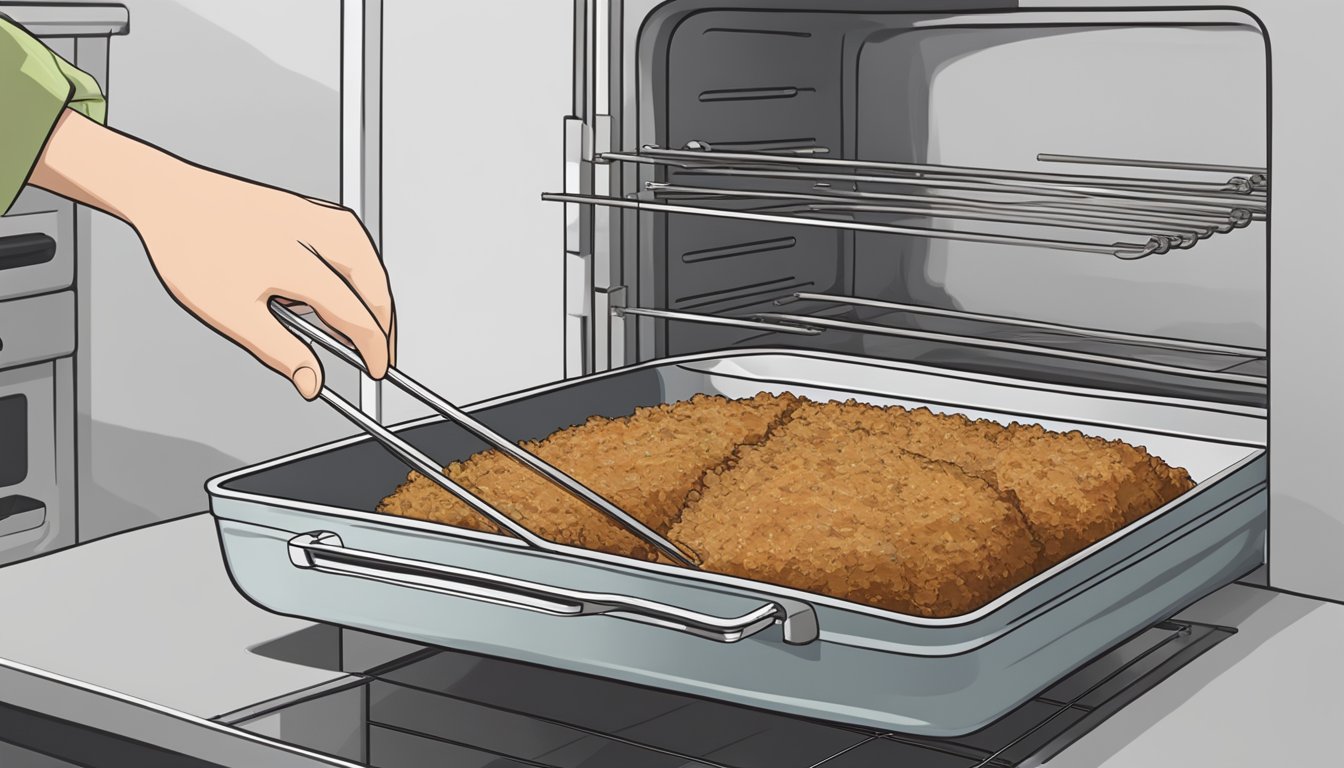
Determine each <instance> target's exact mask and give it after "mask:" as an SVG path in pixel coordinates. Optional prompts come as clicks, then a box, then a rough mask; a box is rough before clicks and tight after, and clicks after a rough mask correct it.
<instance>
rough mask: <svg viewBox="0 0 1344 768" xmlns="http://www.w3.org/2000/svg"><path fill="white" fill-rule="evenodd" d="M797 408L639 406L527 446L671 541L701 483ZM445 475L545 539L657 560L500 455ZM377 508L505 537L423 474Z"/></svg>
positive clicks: (703, 403) (758, 402) (759, 402)
mask: <svg viewBox="0 0 1344 768" xmlns="http://www.w3.org/2000/svg"><path fill="white" fill-rule="evenodd" d="M796 402H797V400H796V398H794V397H793V396H792V395H781V396H778V397H776V396H772V395H769V394H767V393H761V394H759V395H757V396H756V397H753V398H750V399H746V400H729V399H727V398H723V397H717V396H706V395H696V396H695V397H692V398H691V399H690V400H689V401H683V402H678V403H673V404H669V405H658V406H653V407H648V408H639V409H637V410H636V411H635V412H634V414H632V415H630V416H627V417H624V418H618V419H608V418H603V417H594V418H591V419H589V420H588V421H587V422H586V423H584V424H582V425H579V426H576V427H570V428H568V429H563V430H560V431H559V432H556V433H554V434H552V435H551V436H550V437H547V438H546V439H544V440H541V441H529V442H524V443H522V444H521V445H522V447H523V448H524V449H526V450H528V451H530V452H531V453H533V454H535V455H536V456H538V457H539V458H541V459H542V460H544V461H546V462H548V463H550V464H552V465H554V466H556V467H558V468H559V469H561V470H562V471H564V472H565V473H566V474H568V475H570V476H571V477H574V478H575V479H577V480H578V481H579V482H581V483H583V484H584V485H586V486H588V487H589V488H591V489H593V490H594V491H596V492H597V493H598V494H599V495H601V496H603V497H605V498H606V499H608V500H609V501H611V502H612V503H614V504H615V505H616V506H618V507H620V508H621V509H623V510H625V511H626V512H628V513H629V514H631V515H633V516H634V517H636V518H637V519H639V520H640V521H641V522H643V523H644V524H645V525H648V526H649V527H650V528H653V529H654V530H656V531H658V532H660V533H666V532H667V530H668V528H670V527H671V525H672V523H673V522H674V521H675V520H676V516H677V514H678V513H679V512H680V510H681V506H682V504H683V503H684V501H685V499H686V494H687V492H688V491H690V490H691V489H692V488H693V487H695V484H696V483H697V482H698V481H699V479H700V477H701V476H702V475H703V474H704V473H705V472H706V471H707V470H709V469H710V468H711V467H714V466H717V465H719V464H722V463H723V462H724V461H726V460H727V459H728V457H729V456H730V455H731V454H732V452H733V450H734V449H735V448H737V447H738V446H739V445H742V444H744V443H753V442H756V441H759V440H761V439H762V438H763V437H764V436H765V434H766V431H767V430H768V429H769V428H770V427H771V426H772V425H773V424H775V423H777V422H779V421H780V420H782V419H784V418H785V417H786V416H787V415H788V413H789V412H790V411H791V410H792V409H793V408H794V406H795V405H796ZM445 472H446V474H447V475H448V476H449V477H450V478H452V479H453V480H454V481H456V482H458V483H459V484H461V485H463V486H464V487H466V488H467V489H469V490H470V491H472V492H473V493H475V494H476V495H478V496H480V497H481V498H482V499H484V500H486V501H488V502H490V503H491V504H493V505H495V507H496V508H498V509H499V510H500V511H501V512H504V513H505V514H507V515H508V516H509V517H511V518H512V519H513V520H516V521H517V522H519V523H521V524H522V525H523V526H524V527H526V528H528V529H529V530H531V531H533V532H534V533H536V534H537V535H539V536H541V537H543V538H546V539H549V540H551V541H555V542H557V543H562V544H569V545H572V546H577V547H584V548H588V549H595V550H599V551H603V552H610V553H613V554H620V555H626V556H629V557H636V558H640V559H653V558H654V557H655V551H654V550H653V549H652V547H650V546H649V545H647V544H645V543H644V542H643V541H642V540H640V539H639V538H637V537H635V536H634V535H633V534H631V533H629V532H628V531H626V530H625V529H623V528H621V527H620V526H619V525H618V524H616V523H613V522H611V521H610V520H609V519H608V518H607V517H605V516H604V515H603V514H602V513H601V512H598V511H596V510H594V509H592V508H591V507H589V506H588V505H587V504H585V503H584V502H582V501H580V500H578V499H576V498H574V497H573V496H572V495H570V494H569V493H568V492H567V491H565V490H564V489H562V488H560V487H558V486H556V485H554V484H553V483H551V482H550V481H549V480H546V479H545V478H543V477H541V476H539V475H537V474H536V473H535V472H533V471H532V470H530V469H528V468H527V467H524V466H523V465H521V464H519V463H518V462H517V461H514V460H513V459H511V458H509V457H508V456H506V455H504V454H501V453H499V452H498V451H493V450H490V451H484V452H482V453H478V454H476V455H474V456H472V457H471V458H469V459H467V460H466V461H462V462H454V463H453V464H450V465H449V466H448V467H447V469H446V470H445ZM378 510H379V511H380V512H386V513H390V514H394V515H402V516H405V517H414V518H418V519H421V520H431V521H434V522H439V523H444V524H446V525H454V526H458V527H462V528H471V529H474V530H480V531H491V532H498V529H497V527H496V526H495V525H494V524H493V523H491V522H490V521H489V520H487V519H486V518H485V517H483V516H482V515H480V514H478V513H477V512H475V511H474V510H472V509H471V508H470V507H468V506H467V505H466V504H464V503H462V502H461V501H459V500H458V499H457V498H456V497H454V496H452V495H451V494H449V493H448V492H447V491H444V490H443V489H442V488H440V487H439V486H438V485H436V484H435V483H433V482H431V481H430V480H429V479H428V478H426V477H424V476H422V475H420V474H419V473H416V472H412V473H411V474H410V475H409V478H408V480H407V482H406V483H404V484H403V485H402V486H401V487H399V488H398V489H397V490H396V491H395V492H394V493H393V494H392V495H391V496H389V497H387V498H386V499H384V500H383V501H382V503H380V504H379V505H378Z"/></svg>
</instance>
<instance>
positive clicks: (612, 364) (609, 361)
mask: <svg viewBox="0 0 1344 768" xmlns="http://www.w3.org/2000/svg"><path fill="white" fill-rule="evenodd" d="M625 302H626V291H625V286H624V285H613V286H611V287H610V288H598V289H596V290H594V291H593V325H594V330H595V331H596V337H597V338H596V339H595V340H594V341H595V343H594V345H593V352H594V358H595V359H594V361H593V362H594V364H595V365H596V370H598V371H606V370H610V369H612V368H619V367H621V366H622V365H625V324H626V320H625V318H624V317H617V316H616V315H615V313H616V312H617V311H618V310H620V309H621V308H622V307H624V306H626V303H625Z"/></svg>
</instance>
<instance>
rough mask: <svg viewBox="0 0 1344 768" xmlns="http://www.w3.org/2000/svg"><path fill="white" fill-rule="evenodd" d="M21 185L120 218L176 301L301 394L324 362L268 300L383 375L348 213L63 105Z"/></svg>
mask: <svg viewBox="0 0 1344 768" xmlns="http://www.w3.org/2000/svg"><path fill="white" fill-rule="evenodd" d="M30 181H31V183H33V184H36V185H37V186H40V187H43V188H45V189H48V190H51V191H53V192H56V193H57V194H60V195H64V196H65V197H69V198H72V199H75V200H78V201H79V202H82V203H86V204H88V205H92V206H94V207H96V208H99V209H101V210H104V211H107V212H108V213H111V214H112V215H114V216H117V217H118V218H120V219H122V220H124V221H126V222H127V223H129V224H130V225H131V226H132V227H134V228H135V229H136V231H137V232H138V233H139V235H140V238H141V240H142V241H143V243H144V245H145V249H146V251H148V253H149V258H150V261H151V262H152V263H153V265H154V270H155V272H156V273H157V274H158V276H159V280H160V281H161V282H162V283H163V285H164V287H165V288H167V289H168V292H169V293H170V294H172V296H173V298H174V299H175V300H176V301H177V303H178V304H180V305H181V306H182V307H183V308H184V309H186V310H187V311H188V312H190V313H191V314H192V315H194V316H195V317H196V318H198V319H199V320H201V321H202V322H204V323H205V324H207V325H209V326H210V327H211V328H213V329H215V330H216V331H218V332H219V333H221V334H223V335H224V336H225V337H227V338H229V339H231V340H233V341H234V342H236V343H237V344H239V345H240V346H242V347H243V348H244V349H246V350H247V351H249V352H251V353H252V354H253V355H254V356H255V357H256V358H257V359H258V360H260V361H261V362H262V363H264V364H265V365H267V366H269V367H270V368H272V369H273V370H275V371H276V372H277V373H279V374H281V375H282V376H284V377H286V378H288V379H289V380H290V381H291V382H292V383H293V384H294V387H295V388H296V389H298V391H299V393H300V394H301V395H303V397H305V398H307V399H310V400H311V399H312V398H314V397H316V396H317V393H318V390H319V389H320V388H321V386H322V366H321V364H320V363H319V362H318V360H317V357H316V356H315V355H314V354H313V351H312V350H311V349H310V348H309V347H308V345H307V344H305V343H303V342H302V341H300V340H299V339H298V337H296V336H294V335H293V334H292V333H290V332H289V331H288V330H287V329H285V328H284V326H282V325H281V324H280V322H279V321H278V320H276V318H275V317H274V316H273V315H272V314H271V312H270V310H269V308H268V303H269V302H270V300H271V299H272V298H276V299H281V300H290V301H292V302H302V303H304V304H308V305H309V306H311V307H312V308H313V309H314V310H316V311H317V314H318V315H319V316H320V317H321V318H322V320H323V322H325V323H326V324H327V325H329V326H330V327H331V328H333V329H334V330H336V331H337V332H338V333H340V334H342V335H344V336H345V337H346V338H347V339H349V340H350V341H351V342H352V343H353V344H354V346H355V348H356V349H357V350H358V351H359V354H360V356H361V357H362V358H363V359H364V363H365V365H366V366H367V367H368V370H369V373H370V375H371V376H373V377H374V378H375V379H380V378H382V377H383V375H384V374H385V373H386V372H387V368H388V365H389V362H390V361H391V359H392V358H393V349H394V346H395V345H394V340H395V337H396V331H395V327H396V326H395V320H394V315H393V305H392V296H391V293H390V291H389V288H388V282H387V274H386V272H384V270H383V266H382V263H381V262H380V261H379V259H378V254H377V252H376V251H375V250H374V247H373V244H372V242H371V241H370V239H369V235H368V232H367V231H365V229H364V226H363V225H362V224H361V223H360V221H359V219H358V218H357V217H356V216H355V215H354V214H353V213H351V212H350V211H349V210H347V209H345V208H341V207H340V206H337V205H333V204H331V203H325V202H320V201H314V200H310V199H307V198H304V197H300V196H298V195H295V194H292V193H290V192H285V191H283V190H279V189H274V188H271V187H267V186H263V185H260V184H255V183H252V182H248V181H244V180H241V179H237V178H234V177H231V176H227V175H225V174H221V173H217V172H214V171H211V170H209V169H205V168H200V167H198V166H194V165H191V164H190V163H187V162H185V161H183V160H180V159H178V158H175V157H173V156H171V155H169V154H167V153H165V152H162V151H160V150H157V149H155V148H153V147H150V146H148V145H146V144H142V143H140V142H138V141H135V140H134V139H132V138H130V137H127V136H124V135H122V134H119V133H117V132H116V131H113V130H110V129H107V128H103V127H102V126H99V125H98V124H97V123H94V122H92V121H90V120H87V119H85V118H84V117H82V116H80V115H79V114H77V113H74V112H70V111H69V110H67V111H66V112H65V113H64V115H63V116H62V117H61V118H60V120H59V121H58V122H57V125H56V128H55V130H54V131H53V132H52V135H51V138H50V139H48V142H47V146H46V149H45V150H44V151H43V154H42V157H41V158H40V159H39V161H38V163H37V166H36V167H35V168H34V170H33V174H32V177H31V179H30Z"/></svg>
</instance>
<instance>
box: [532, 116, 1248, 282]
mask: <svg viewBox="0 0 1344 768" xmlns="http://www.w3.org/2000/svg"><path fill="white" fill-rule="evenodd" d="M687 147H688V148H686V149H663V148H659V147H650V146H646V147H643V148H641V149H640V150H639V151H638V152H634V153H631V152H604V153H598V154H597V155H596V157H595V160H596V161H597V162H600V163H609V164H610V163H637V164H644V165H649V166H652V167H654V168H658V169H662V170H663V174H662V175H663V176H664V177H665V179H664V180H661V181H646V182H645V185H644V194H643V195H642V196H640V197H635V196H630V197H625V198H620V197H614V196H611V195H600V194H584V193H575V192H574V191H572V190H570V191H567V192H565V193H562V194H544V195H542V199H543V200H548V201H554V202H564V203H569V204H583V205H591V206H595V207H610V208H622V209H630V210H636V211H643V212H652V213H663V214H679V215H695V216H707V217H715V218H730V219H743V220H751V221H761V222H772V223H779V224H792V225H801V226H808V227H824V228H831V229H841V230H851V231H861V232H878V233H885V234H895V235H906V236H913V237H927V238H937V239H946V240H960V241H969V242H984V243H994V244H1000V245H1017V246H1029V247H1037V248H1047V249H1052V250H1063V251H1073V252H1079V253H1108V254H1111V255H1114V256H1116V257H1118V258H1121V259H1139V258H1144V257H1146V256H1150V255H1154V254H1164V253H1168V252H1169V251H1171V250H1173V249H1184V248H1191V247H1193V246H1195V245H1196V244H1197V243H1198V242H1200V241H1201V240H1205V239H1208V238H1210V237H1212V236H1213V235H1215V234H1226V233H1229V232H1231V231H1233V230H1235V229H1240V228H1243V227H1246V226H1248V225H1250V224H1251V223H1252V222H1254V221H1264V220H1265V219H1266V218H1267V217H1268V194H1267V188H1268V175H1267V174H1266V173H1265V172H1264V169H1261V168H1253V167H1248V166H1230V165H1202V164H1193V163H1162V162H1157V161H1143V160H1124V159H1115V158H1111V159H1107V158H1091V157H1087V156H1072V155H1048V154H1042V155H1040V156H1039V157H1040V158H1042V159H1045V160H1050V161H1054V160H1056V159H1059V158H1063V159H1064V160H1065V161H1068V162H1080V163H1081V162H1090V163H1098V164H1100V163H1102V162H1103V161H1107V162H1110V161H1113V162H1114V163H1115V164H1117V165H1129V166H1134V167H1152V168H1162V169H1170V170H1180V171H1186V172H1205V173H1217V174H1227V173H1231V172H1246V173H1245V175H1232V176H1225V177H1224V178H1222V179H1219V180H1215V181H1200V180H1183V179H1178V180H1167V179H1152V178H1134V177H1126V176H1114V175H1083V174H1069V173H1043V172H1037V171H1016V170H1001V169H994V168H976V167H967V166H951V165H936V164H929V163H895V162H883V161H870V160H850V159H841V158H833V157H825V156H823V155H825V154H827V151H826V149H825V148H823V147H813V148H809V149H808V151H806V152H802V151H791V152H740V151H735V152H725V151H719V150H716V149H714V148H712V147H711V146H709V145H708V144H706V143H704V142H691V143H689V144H688V145H687ZM669 176H675V177H677V179H678V180H677V181H668V180H666V177H669ZM684 177H691V178H695V179H703V180H704V182H703V183H698V184H688V183H682V182H683V181H684ZM746 180H759V181H770V182H792V183H809V182H810V183H811V186H810V188H809V189H807V190H805V191H782V190H779V189H769V190H766V189H756V188H743V187H742V186H741V184H742V183H743V181H746ZM874 188H876V189H881V190H884V191H874ZM886 190H895V191H886ZM910 217H919V218H922V219H928V220H933V221H932V222H931V223H930V224H929V225H920V226H914V225H911V224H909V223H906V222H904V221H903V220H904V219H908V218H910ZM952 220H963V221H973V222H979V223H981V224H989V225H1000V226H1002V227H1006V228H1007V229H1006V231H1002V230H997V229H996V228H995V227H993V226H991V227H986V229H984V230H980V229H965V228H953V227H951V226H949V225H948V224H946V223H944V222H948V221H952ZM1021 227H1028V228H1032V230H1033V231H1031V232H1030V233H1024V232H1022V231H1021V229H1020V228H1021ZM1014 228H1019V229H1014ZM1036 229H1044V230H1046V231H1048V232H1053V231H1059V230H1064V231H1066V232H1070V233H1077V234H1076V235H1074V234H1070V235H1063V234H1061V235H1058V236H1053V235H1052V236H1048V237H1046V236H1040V235H1039V234H1038V233H1037V232H1035V231H1034V230H1036ZM1086 233H1108V234H1112V235H1115V236H1117V237H1120V238H1124V239H1121V240H1117V241H1114V242H1109V243H1107V242H1095V241H1092V240H1088V239H1086V238H1087V237H1088V235H1087V234H1086Z"/></svg>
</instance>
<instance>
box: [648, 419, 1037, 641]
mask: <svg viewBox="0 0 1344 768" xmlns="http://www.w3.org/2000/svg"><path fill="white" fill-rule="evenodd" d="M843 409H844V406H842V405H839V404H827V405H817V404H811V403H808V404H804V405H801V406H799V407H798V409H796V410H795V411H794V413H793V415H792V418H791V419H790V420H789V421H788V422H787V423H786V424H783V425H782V426H780V427H778V428H776V429H775V430H774V431H773V432H772V433H771V434H770V436H769V439H768V440H767V441H765V442H764V443H761V444H759V445H755V446H747V447H744V448H742V449H741V450H740V451H739V452H738V456H737V457H736V459H735V460H734V461H733V462H732V463H731V465H730V466H728V467H721V468H718V469H716V470H714V471H712V472H710V473H709V474H707V475H706V476H705V478H704V481H703V482H702V486H701V490H699V491H695V492H692V494H691V495H690V497H689V501H688V503H687V506H686V509H685V510H684V512H683V514H682V518H681V521H680V522H679V523H678V524H677V525H676V526H674V527H673V529H672V531H671V534H670V536H671V538H672V540H673V541H674V543H677V544H678V545H679V546H685V547H686V548H688V549H690V550H692V551H693V552H695V553H696V554H697V555H698V556H699V557H700V558H701V559H702V567H703V568H705V569H708V570H711V571H717V572H720V573H726V574H731V575H736V576H743V577H746V578H752V579H758V580H763V581H767V582H772V583H776V584H782V585H786V586H790V587H795V588H799V589H804V590H809V591H813V592H819V593H822V594H827V595H832V596H835V597H840V598H844V599H848V600H851V601H854V602H858V603H863V604H866V605H873V606H878V607H881V608H885V609H888V610H893V611H898V612H900V613H906V614H913V615H918V616H955V615H959V614H963V613H966V612H969V611H971V610H974V609H975V608H978V607H979V606H981V605H984V604H985V603H987V602H989V601H991V600H993V599H994V598H995V597H998V596H999V595H1001V594H1003V593H1004V592H1005V591H1007V590H1008V589H1010V588H1012V587H1013V586H1015V585H1017V584H1019V583H1021V582H1023V581H1025V580H1026V579H1028V578H1030V577H1031V576H1032V574H1033V573H1034V572H1035V570H1034V569H1035V565H1036V562H1037V558H1038V545H1037V543H1036V541H1035V540H1034V539H1033V538H1032V535H1031V533H1030V531H1029V530H1028V529H1027V526H1026V522H1025V520H1024V519H1023V518H1022V515H1021V513H1020V511H1019V510H1018V509H1017V508H1016V507H1015V506H1014V505H1013V503H1012V501H1011V500H1010V499H1008V498H1005V497H1004V496H1002V495H1001V494H1000V493H999V492H998V491H997V490H996V489H995V488H993V487H992V486H991V485H990V484H989V483H987V482H985V481H984V480H982V479H980V478H977V477H974V476H972V475H969V474H967V473H966V472H963V471H962V470H961V469H959V468H958V467H956V466H954V465H953V464H950V463H947V462H941V461H933V460H930V459H927V458H924V457H921V456H916V455H914V454H912V453H909V452H906V451H904V450H901V449H900V448H899V447H898V446H896V445H894V444H893V443H892V442H891V441H890V440H889V438H888V437H887V436H885V435H882V434H880V433H876V432H868V431H864V430H854V429H852V428H850V427H849V426H848V425H845V424H844V423H843V420H840V419H836V418H833V417H834V416H835V415H836V414H837V412H838V411H841V410H843Z"/></svg>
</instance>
